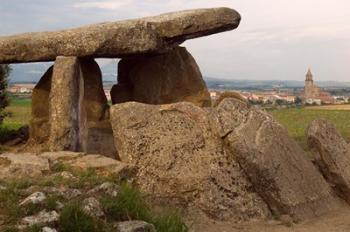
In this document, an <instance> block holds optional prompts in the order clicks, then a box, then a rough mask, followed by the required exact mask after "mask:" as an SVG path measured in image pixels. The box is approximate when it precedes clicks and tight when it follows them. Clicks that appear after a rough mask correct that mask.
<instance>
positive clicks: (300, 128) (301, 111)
mask: <svg viewBox="0 0 350 232" xmlns="http://www.w3.org/2000/svg"><path fill="white" fill-rule="evenodd" d="M270 113H271V114H272V115H273V117H274V118H275V119H276V120H277V121H278V122H280V123H281V124H282V125H284V126H285V127H286V128H287V130H288V133H289V134H290V136H292V137H293V138H294V139H295V140H296V141H297V142H298V143H299V144H300V145H301V146H302V147H303V148H304V149H305V150H308V148H307V144H306V137H305V131H306V129H307V127H308V125H309V124H310V123H311V122H312V121H313V120H315V119H318V118H324V119H327V120H329V121H331V122H332V123H334V125H335V127H336V128H337V130H338V131H339V132H340V133H341V134H342V136H344V138H345V139H347V140H348V141H350V111H346V110H315V109H308V108H289V109H281V110H272V111H270Z"/></svg>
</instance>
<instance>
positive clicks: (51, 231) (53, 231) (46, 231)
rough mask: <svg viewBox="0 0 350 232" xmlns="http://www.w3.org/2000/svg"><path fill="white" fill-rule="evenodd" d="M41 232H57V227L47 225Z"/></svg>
mask: <svg viewBox="0 0 350 232" xmlns="http://www.w3.org/2000/svg"><path fill="white" fill-rule="evenodd" d="M41 232H57V230H56V229H54V228H50V227H47V226H45V227H44V228H43V229H42V230H41Z"/></svg>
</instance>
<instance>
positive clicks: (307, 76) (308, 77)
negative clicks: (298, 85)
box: [305, 68, 313, 81]
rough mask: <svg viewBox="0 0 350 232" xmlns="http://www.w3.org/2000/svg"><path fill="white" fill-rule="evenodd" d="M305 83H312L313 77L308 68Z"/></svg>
mask: <svg viewBox="0 0 350 232" xmlns="http://www.w3.org/2000/svg"><path fill="white" fill-rule="evenodd" d="M305 81H313V76H312V73H311V70H310V68H309V70H308V71H307V73H306V80H305Z"/></svg>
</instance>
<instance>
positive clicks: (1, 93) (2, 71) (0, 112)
mask: <svg viewBox="0 0 350 232" xmlns="http://www.w3.org/2000/svg"><path fill="white" fill-rule="evenodd" d="M10 72H11V67H10V66H9V65H3V64H1V65H0V124H2V121H3V119H4V118H5V117H6V112H5V111H4V109H5V108H6V107H7V106H8V104H9V101H8V96H7V93H6V91H5V90H6V88H7V78H8V76H9V74H10Z"/></svg>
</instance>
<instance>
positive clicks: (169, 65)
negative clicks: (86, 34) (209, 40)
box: [111, 47, 211, 106]
mask: <svg viewBox="0 0 350 232" xmlns="http://www.w3.org/2000/svg"><path fill="white" fill-rule="evenodd" d="M118 81H119V82H121V84H118V85H116V86H114V88H113V89H112V91H111V98H112V103H113V104H116V103H120V102H122V101H123V100H126V101H136V102H142V103H146V104H168V103H174V102H180V101H188V102H192V103H194V104H195V105H198V106H211V99H210V95H209V92H208V89H207V87H206V85H205V82H204V80H203V78H202V74H201V72H200V70H199V67H198V65H197V63H196V61H195V60H194V58H193V57H192V56H191V54H190V53H189V52H187V50H186V48H184V47H176V48H174V49H173V50H172V51H169V52H168V53H166V54H162V55H157V56H152V57H138V58H128V59H122V60H121V61H120V62H119V65H118ZM123 86H125V87H123ZM128 90H129V91H130V93H127V91H128ZM119 91H120V95H119ZM129 97H131V98H130V99H129Z"/></svg>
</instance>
